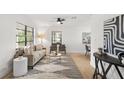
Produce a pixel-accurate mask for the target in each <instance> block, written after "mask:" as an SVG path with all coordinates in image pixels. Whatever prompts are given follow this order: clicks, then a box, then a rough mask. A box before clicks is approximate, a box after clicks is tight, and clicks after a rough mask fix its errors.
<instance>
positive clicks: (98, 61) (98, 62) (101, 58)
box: [93, 53, 124, 79]
mask: <svg viewBox="0 0 124 93" xmlns="http://www.w3.org/2000/svg"><path fill="white" fill-rule="evenodd" d="M93 55H94V57H95V72H94V75H93V79H97V78H98V76H101V78H102V79H106V78H107V77H106V75H107V73H108V72H109V70H110V69H111V67H112V65H113V66H115V68H116V70H117V72H118V74H119V76H120V78H121V79H123V76H122V74H121V72H120V70H119V68H118V67H124V64H121V63H120V62H119V60H118V59H117V58H115V57H112V56H109V55H107V54H106V55H100V54H98V53H94V54H93ZM104 62H105V63H108V64H109V65H108V67H107V68H106V69H105V68H104V66H103V63H104ZM99 66H101V70H102V73H103V74H101V73H100V72H99Z"/></svg>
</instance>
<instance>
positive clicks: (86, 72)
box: [70, 53, 94, 79]
mask: <svg viewBox="0 0 124 93" xmlns="http://www.w3.org/2000/svg"><path fill="white" fill-rule="evenodd" d="M70 56H71V57H72V59H73V61H74V62H75V64H76V66H77V67H78V69H79V71H80V72H81V74H82V76H83V78H84V79H91V78H92V77H93V72H94V68H93V67H92V66H91V65H90V57H89V56H85V55H83V54H79V53H77V54H70Z"/></svg>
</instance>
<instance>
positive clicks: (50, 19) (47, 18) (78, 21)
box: [26, 14, 91, 26]
mask: <svg viewBox="0 0 124 93" xmlns="http://www.w3.org/2000/svg"><path fill="white" fill-rule="evenodd" d="M26 16H28V18H29V19H30V20H32V22H33V23H35V24H36V25H37V26H74V25H75V26H77V25H83V24H85V23H86V22H88V21H89V20H90V17H91V14H27V15H26ZM57 18H64V19H65V20H66V21H63V24H57V22H56V20H57Z"/></svg>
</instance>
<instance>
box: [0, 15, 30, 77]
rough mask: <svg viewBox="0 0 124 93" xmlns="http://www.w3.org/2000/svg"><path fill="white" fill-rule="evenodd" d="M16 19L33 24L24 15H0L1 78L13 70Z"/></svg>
mask: <svg viewBox="0 0 124 93" xmlns="http://www.w3.org/2000/svg"><path fill="white" fill-rule="evenodd" d="M16 21H18V22H21V23H24V24H27V25H31V22H29V20H27V18H26V17H25V16H24V15H9V14H7V15H0V78H2V77H3V76H5V75H6V74H7V73H9V72H10V71H11V70H12V58H13V55H14V53H15V48H16Z"/></svg>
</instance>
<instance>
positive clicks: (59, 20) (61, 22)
mask: <svg viewBox="0 0 124 93" xmlns="http://www.w3.org/2000/svg"><path fill="white" fill-rule="evenodd" d="M53 19H54V20H52V21H50V22H56V23H57V24H63V21H66V20H70V19H72V20H74V19H77V17H76V16H71V17H64V18H63V17H57V18H53Z"/></svg>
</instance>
